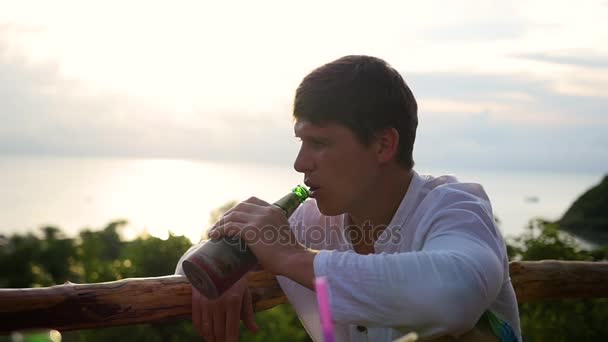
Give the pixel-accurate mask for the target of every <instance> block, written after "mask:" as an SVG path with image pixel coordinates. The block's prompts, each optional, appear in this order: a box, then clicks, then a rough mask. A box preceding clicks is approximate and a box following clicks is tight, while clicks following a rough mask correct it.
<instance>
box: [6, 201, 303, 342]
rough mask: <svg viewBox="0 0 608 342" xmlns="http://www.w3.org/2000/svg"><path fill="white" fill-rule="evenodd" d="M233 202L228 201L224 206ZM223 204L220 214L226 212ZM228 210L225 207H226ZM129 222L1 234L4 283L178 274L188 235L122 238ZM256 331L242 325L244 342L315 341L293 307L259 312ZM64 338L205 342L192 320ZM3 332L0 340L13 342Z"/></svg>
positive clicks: (79, 333)
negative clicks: (76, 230) (72, 233)
mask: <svg viewBox="0 0 608 342" xmlns="http://www.w3.org/2000/svg"><path fill="white" fill-rule="evenodd" d="M232 206H233V204H231V205H226V206H224V209H229V208H231V207H232ZM220 210H223V209H222V208H219V209H218V210H217V213H216V214H215V215H218V217H219V216H221V213H219V212H220ZM222 212H223V211H222ZM125 224H127V222H126V221H115V222H111V223H110V224H108V225H107V226H106V227H104V228H103V229H101V230H90V229H88V230H84V231H82V232H81V233H80V234H79V236H78V238H77V239H71V238H66V237H65V236H64V235H63V234H62V233H61V230H60V229H59V228H56V227H43V228H41V230H40V234H38V235H36V234H27V235H19V234H15V235H13V236H11V237H9V238H4V237H1V236H0V247H1V248H0V269H2V273H0V287H3V288H25V287H35V286H51V285H55V284H62V283H64V282H66V281H71V282H74V283H96V282H102V281H113V280H119V279H124V278H129V277H154V276H163V275H168V274H173V273H174V272H175V266H176V265H177V261H178V260H179V258H180V257H181V256H182V255H183V254H184V253H185V252H186V250H187V249H188V248H189V247H190V246H191V243H190V240H188V239H187V238H186V237H184V236H174V235H171V234H170V235H169V238H168V239H167V240H162V239H159V238H156V237H149V236H141V237H138V238H136V239H135V240H133V241H123V240H121V238H120V235H119V234H118V231H119V229H120V228H121V227H122V226H124V225H125ZM256 321H257V323H258V326H259V327H260V331H259V332H258V333H257V334H253V333H250V332H246V331H245V329H244V327H243V328H241V331H242V338H241V340H243V341H310V339H309V338H308V336H307V334H306V332H305V331H304V329H303V328H302V326H301V324H300V322H299V320H298V318H297V316H296V315H295V313H294V312H293V309H292V308H291V307H290V306H288V305H282V306H279V307H276V308H273V309H271V310H267V311H264V312H261V313H258V314H256ZM62 335H63V341H68V342H69V341H79V342H97V341H99V342H101V341H104V342H105V341H152V342H154V341H176V342H177V341H200V337H198V336H197V335H196V333H195V331H194V329H193V328H192V324H191V322H190V321H188V320H184V321H178V322H171V323H165V324H154V325H152V324H140V325H133V326H124V327H113V328H105V329H93V330H80V331H73V332H62ZM9 340H10V339H9V338H8V337H6V336H4V337H2V336H0V342H2V341H9Z"/></svg>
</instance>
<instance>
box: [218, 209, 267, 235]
mask: <svg viewBox="0 0 608 342" xmlns="http://www.w3.org/2000/svg"><path fill="white" fill-rule="evenodd" d="M248 205H249V204H248ZM260 216H264V214H259V213H258V214H255V213H251V212H248V211H233V212H231V213H230V214H226V215H224V216H222V217H221V218H220V219H219V220H218V221H217V222H216V223H215V224H214V225H213V226H211V228H210V229H209V232H208V235H209V236H211V232H212V231H214V230H215V229H217V227H220V226H223V225H225V224H227V223H232V222H237V223H247V222H252V221H254V220H255V219H256V218H258V217H260Z"/></svg>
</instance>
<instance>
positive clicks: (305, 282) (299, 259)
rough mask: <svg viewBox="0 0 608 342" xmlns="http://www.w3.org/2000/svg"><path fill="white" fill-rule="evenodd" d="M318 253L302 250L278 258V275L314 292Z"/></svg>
mask: <svg viewBox="0 0 608 342" xmlns="http://www.w3.org/2000/svg"><path fill="white" fill-rule="evenodd" d="M318 253H319V251H315V250H312V249H302V250H300V251H297V252H294V253H290V254H289V255H287V256H284V257H280V258H278V260H280V265H279V268H278V275H282V276H285V277H287V278H289V279H291V280H293V281H295V282H297V283H299V284H300V285H302V286H304V287H306V288H308V289H310V290H313V291H314V279H315V267H314V260H315V256H316V255H317V254H318Z"/></svg>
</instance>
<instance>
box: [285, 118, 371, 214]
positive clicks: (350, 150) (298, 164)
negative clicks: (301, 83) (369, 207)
mask: <svg viewBox="0 0 608 342" xmlns="http://www.w3.org/2000/svg"><path fill="white" fill-rule="evenodd" d="M294 132H295V135H296V137H298V138H300V140H301V146H300V151H299V153H298V156H297V158H296V160H295V162H294V169H295V170H296V171H298V172H301V173H303V174H304V182H305V184H306V185H307V186H309V187H310V188H311V192H312V193H311V197H313V198H315V199H316V201H317V206H318V207H319V210H320V211H321V213H323V214H324V215H329V216H334V215H339V214H342V213H345V212H348V213H353V211H356V210H358V209H360V208H359V207H360V206H361V205H364V204H363V203H365V201H368V200H369V198H368V197H369V194H370V190H373V184H374V181H375V179H376V177H377V170H378V168H377V166H378V162H377V160H376V154H375V152H374V151H375V148H374V143H372V144H371V145H370V146H369V147H367V146H365V145H363V144H362V143H361V142H360V141H359V140H358V139H357V137H356V135H355V134H354V133H353V132H352V131H351V130H350V129H349V128H347V127H345V126H343V125H340V124H337V123H327V124H323V125H315V124H312V123H310V122H308V121H297V122H296V124H295V126H294Z"/></svg>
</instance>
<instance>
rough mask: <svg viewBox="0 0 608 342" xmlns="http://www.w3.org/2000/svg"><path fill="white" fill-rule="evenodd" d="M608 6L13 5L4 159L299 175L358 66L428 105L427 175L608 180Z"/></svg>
mask: <svg viewBox="0 0 608 342" xmlns="http://www.w3.org/2000/svg"><path fill="white" fill-rule="evenodd" d="M606 18H608V1H607V0H601V1H592V0H589V1H577V2H576V3H572V2H571V1H545V0H543V1H536V0H532V1H494V0H488V1H468V0H466V1H454V2H446V1H435V0H431V1H398V2H397V1H395V2H392V1H380V0H377V1H374V2H369V1H366V2H358V1H352V0H351V1H345V2H342V1H306V2H302V1H300V2H292V1H257V2H252V1H248V2H245V1H243V2H236V1H224V2H217V1H171V2H168V1H164V2H161V1H97V2H90V1H64V0H55V1H52V2H51V1H9V0H0V120H1V122H2V124H0V155H9V156H21V155H28V156H31V155H35V156H38V155H40V156H77V157H78V156H83V157H91V156H119V157H146V158H148V157H149V158H188V159H189V158H192V159H205V160H220V161H221V160H228V161H253V162H277V163H286V162H287V163H291V161H292V160H293V158H294V157H295V153H296V152H297V148H298V143H297V140H296V139H295V138H294V137H293V122H292V119H291V109H292V101H293V94H294V91H295V89H296V88H297V86H298V84H299V82H300V81H301V79H302V78H303V77H304V76H305V75H306V74H307V73H308V72H310V71H312V70H313V69H314V68H316V67H318V66H320V65H322V64H324V63H327V62H330V61H332V60H334V59H336V58H339V57H341V56H344V55H349V54H368V55H374V56H377V57H380V58H383V59H385V60H386V61H387V62H389V63H390V64H391V65H392V66H393V67H395V69H397V70H398V71H399V72H400V73H401V74H402V75H403V77H404V79H405V80H406V82H407V83H408V85H409V86H410V87H411V88H412V91H413V92H414V94H415V96H416V98H417V100H418V104H419V122H420V125H419V129H418V137H417V142H416V146H415V160H416V162H417V164H418V165H422V166H432V167H437V166H441V167H445V168H449V167H450V166H454V167H457V168H483V169H509V170H511V169H512V170H528V169H530V170H532V169H534V170H535V169H542V170H555V171H574V172H606V171H607V170H608V134H606V133H607V132H608V113H607V112H606V111H607V109H608V20H606Z"/></svg>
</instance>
